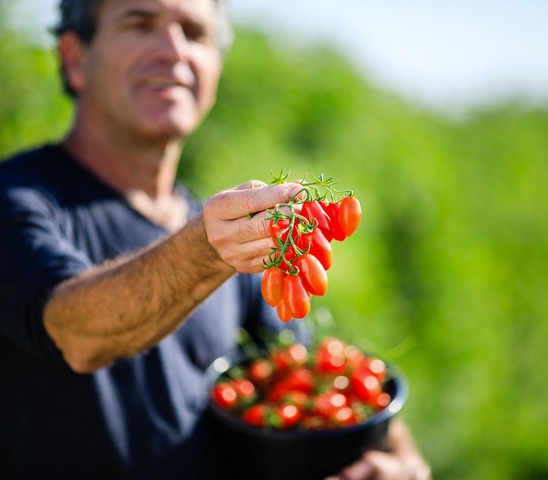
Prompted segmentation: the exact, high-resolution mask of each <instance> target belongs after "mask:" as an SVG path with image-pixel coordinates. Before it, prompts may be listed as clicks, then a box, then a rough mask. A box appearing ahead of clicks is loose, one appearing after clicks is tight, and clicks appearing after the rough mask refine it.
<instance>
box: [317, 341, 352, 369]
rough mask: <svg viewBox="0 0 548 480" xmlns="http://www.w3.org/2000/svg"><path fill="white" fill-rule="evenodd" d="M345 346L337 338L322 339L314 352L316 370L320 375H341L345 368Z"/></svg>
mask: <svg viewBox="0 0 548 480" xmlns="http://www.w3.org/2000/svg"><path fill="white" fill-rule="evenodd" d="M345 346H346V344H345V343H344V342H342V341H341V340H339V339H337V338H332V337H327V338H325V339H323V340H322V342H321V343H320V345H319V346H318V350H317V352H316V369H317V370H318V371H319V372H322V373H343V372H344V371H345V367H346V357H345V355H344V349H345Z"/></svg>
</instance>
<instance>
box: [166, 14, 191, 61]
mask: <svg viewBox="0 0 548 480" xmlns="http://www.w3.org/2000/svg"><path fill="white" fill-rule="evenodd" d="M189 47H190V45H189V41H188V38H187V36H186V33H185V31H184V28H183V27H182V25H180V24H178V23H171V24H169V25H167V26H166V28H165V31H164V34H163V36H162V44H161V52H162V55H163V56H164V57H165V58H166V59H167V60H169V61H172V62H178V61H180V60H184V59H186V58H187V55H188V52H189Z"/></svg>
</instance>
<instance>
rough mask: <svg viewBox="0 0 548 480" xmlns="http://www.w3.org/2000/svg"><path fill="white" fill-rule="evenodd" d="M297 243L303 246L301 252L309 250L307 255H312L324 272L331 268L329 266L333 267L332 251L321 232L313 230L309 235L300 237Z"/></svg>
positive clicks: (316, 229)
mask: <svg viewBox="0 0 548 480" xmlns="http://www.w3.org/2000/svg"><path fill="white" fill-rule="evenodd" d="M299 242H300V243H302V245H303V246H304V248H303V250H305V251H306V250H308V249H309V248H310V249H309V251H308V253H310V254H311V255H314V256H315V257H316V258H317V259H318V260H319V261H320V263H321V264H322V266H323V268H324V269H325V270H329V269H330V268H331V265H333V250H332V249H331V244H330V243H329V242H328V241H327V239H326V238H325V236H324V234H323V233H322V232H321V230H319V229H318V228H315V229H314V230H313V231H312V232H311V233H308V234H303V235H301V236H300V237H299ZM299 247H300V245H299Z"/></svg>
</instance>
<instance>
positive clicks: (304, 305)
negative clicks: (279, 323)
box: [283, 275, 310, 318]
mask: <svg viewBox="0 0 548 480" xmlns="http://www.w3.org/2000/svg"><path fill="white" fill-rule="evenodd" d="M283 297H284V301H283V305H285V306H286V308H287V311H288V312H289V313H290V314H291V316H292V317H295V318H304V317H306V316H307V315H308V313H309V312H310V297H309V296H308V292H307V291H306V290H305V288H304V287H303V284H302V282H301V279H300V278H299V277H298V276H296V275H287V278H286V279H285V283H284V293H283Z"/></svg>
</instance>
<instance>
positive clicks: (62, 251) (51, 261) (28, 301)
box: [0, 173, 91, 360]
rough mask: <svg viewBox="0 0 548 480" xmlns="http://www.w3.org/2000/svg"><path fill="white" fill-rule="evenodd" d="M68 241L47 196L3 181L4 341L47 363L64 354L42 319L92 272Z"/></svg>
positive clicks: (0, 322) (0, 290)
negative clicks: (51, 301)
mask: <svg viewBox="0 0 548 480" xmlns="http://www.w3.org/2000/svg"><path fill="white" fill-rule="evenodd" d="M90 266H91V262H90V260H89V258H87V257H86V255H84V254H83V253H82V252H81V251H78V250H77V249H76V248H75V247H74V245H72V244H71V242H69V241H68V239H67V235H66V232H63V225H62V221H61V215H60V212H59V211H56V209H55V204H54V202H52V199H51V198H49V196H48V194H47V193H46V192H43V191H41V190H40V188H39V187H38V185H32V182H29V181H28V180H22V179H20V178H18V177H16V176H13V175H6V174H5V173H3V174H2V175H1V176H0V335H2V336H4V337H5V338H7V339H8V341H10V342H12V343H13V344H14V345H15V346H17V347H18V348H21V349H23V350H26V351H27V352H29V353H30V354H32V355H37V356H39V357H42V358H46V359H54V360H55V359H60V358H61V356H60V353H59V351H58V350H57V348H56V347H55V345H54V344H53V342H52V340H51V339H50V338H49V336H48V334H47V333H46V331H45V328H44V325H43V321H42V317H43V310H44V306H45V304H46V302H47V300H48V297H49V294H50V292H51V291H52V289H53V288H54V287H55V286H56V285H57V284H59V283H60V282H61V281H62V280H64V279H67V278H70V277H72V276H74V275H77V274H78V273H80V272H82V271H83V270H85V269H87V268H89V267H90Z"/></svg>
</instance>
